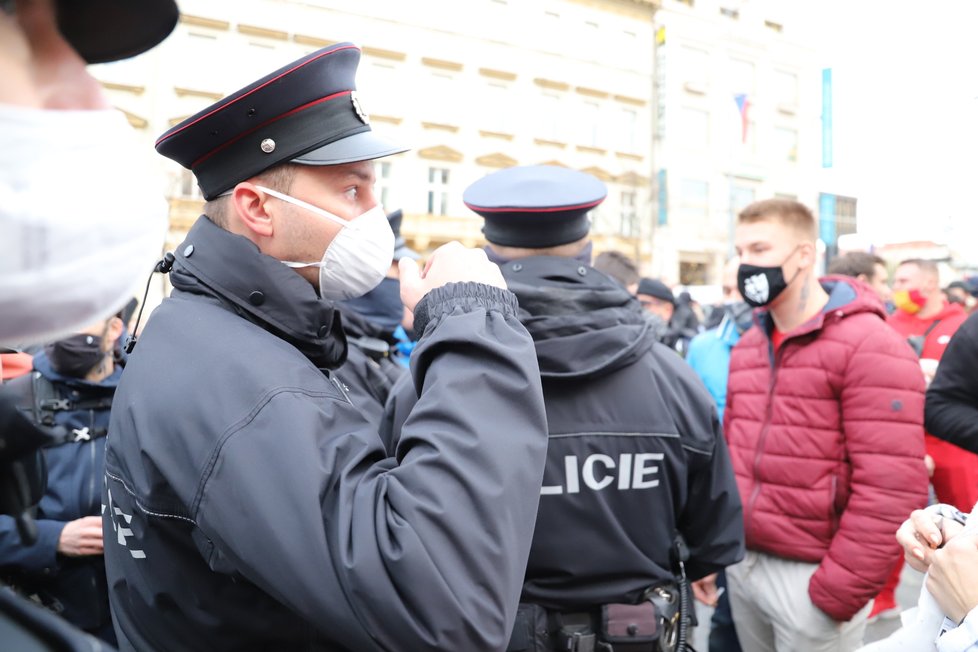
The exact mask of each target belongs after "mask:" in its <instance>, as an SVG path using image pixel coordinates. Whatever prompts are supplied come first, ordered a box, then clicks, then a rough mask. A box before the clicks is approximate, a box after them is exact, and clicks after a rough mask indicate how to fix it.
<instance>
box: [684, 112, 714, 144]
mask: <svg viewBox="0 0 978 652" xmlns="http://www.w3.org/2000/svg"><path fill="white" fill-rule="evenodd" d="M679 142H681V143H683V144H684V145H686V146H687V147H691V148H694V149H706V148H707V147H708V146H709V144H710V114H709V113H707V112H706V111H703V110H701V109H693V108H690V107H686V108H684V109H683V120H682V133H681V134H680V135H679Z"/></svg>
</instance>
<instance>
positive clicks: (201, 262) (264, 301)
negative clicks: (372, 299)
mask: <svg viewBox="0 0 978 652" xmlns="http://www.w3.org/2000/svg"><path fill="white" fill-rule="evenodd" d="M174 256H175V262H174V264H173V271H172V272H171V280H172V282H173V286H174V287H175V288H177V289H179V290H182V291H185V292H191V293H194V294H203V295H208V296H212V297H215V298H217V299H219V300H220V301H221V303H223V304H225V305H226V306H227V307H228V308H229V309H230V310H232V311H233V312H235V313H236V314H238V315H239V316H241V317H242V318H244V319H247V320H248V321H250V322H252V323H254V324H256V325H258V326H260V327H261V328H263V329H264V330H266V331H268V332H269V333H271V334H273V335H275V336H276V337H279V338H281V339H283V340H285V341H286V342H288V343H289V344H291V345H293V346H294V347H296V348H297V349H299V351H301V352H302V353H303V355H305V356H306V357H307V358H309V360H311V361H312V362H313V364H315V365H316V366H317V367H321V368H322V367H325V368H330V369H334V368H336V367H338V366H339V365H341V364H342V363H343V362H344V361H345V360H346V336H345V335H344V334H343V328H342V324H341V322H340V317H339V313H338V312H337V311H336V310H335V308H334V307H333V304H332V303H331V302H329V301H324V300H322V299H320V298H319V295H318V294H317V293H316V290H315V288H313V287H312V286H311V285H310V284H309V283H308V282H307V281H306V280H305V279H303V278H302V277H301V276H299V275H298V274H296V273H295V271H293V270H291V269H289V268H288V267H286V266H285V265H283V264H282V263H281V262H280V261H279V260H277V259H275V258H272V257H271V256H266V255H265V254H263V253H261V252H260V251H259V250H258V247H257V246H255V244H254V243H253V242H251V241H249V240H248V239H247V238H244V237H242V236H239V235H235V234H233V233H230V232H228V231H225V230H224V229H222V228H220V227H218V226H216V225H214V223H213V222H211V221H210V220H209V219H207V217H206V216H201V217H200V218H198V220H197V222H196V223H195V224H194V226H193V227H192V228H191V229H190V232H189V233H188V234H187V238H186V239H185V240H184V241H183V243H182V244H181V245H180V246H179V247H177V250H176V251H175V252H174Z"/></svg>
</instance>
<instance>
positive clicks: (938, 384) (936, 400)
mask: <svg viewBox="0 0 978 652" xmlns="http://www.w3.org/2000/svg"><path fill="white" fill-rule="evenodd" d="M975 369H978V313H975V314H973V315H971V316H970V317H968V319H967V320H966V321H965V322H964V323H963V324H962V325H961V327H960V328H959V329H958V331H957V332H956V333H955V334H954V337H952V338H951V341H950V343H949V344H948V345H947V349H946V350H945V351H944V355H943V356H942V357H941V364H940V365H939V366H938V367H937V374H936V375H935V376H934V380H933V382H931V384H930V388H928V390H927V404H926V407H925V410H924V418H925V425H926V427H927V432H929V433H931V434H932V435H934V436H935V437H940V438H941V439H943V440H945V441H948V442H950V443H952V444H954V445H955V446H960V447H961V448H963V449H965V450H969V451H971V452H973V453H978V374H976V373H975Z"/></svg>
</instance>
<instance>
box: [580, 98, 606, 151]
mask: <svg viewBox="0 0 978 652" xmlns="http://www.w3.org/2000/svg"><path fill="white" fill-rule="evenodd" d="M600 129H601V106H600V105H599V104H598V103H597V102H584V103H583V104H582V105H581V121H580V131H579V132H578V133H579V134H580V135H581V144H582V145H587V146H589V147H600V146H601V144H600V140H601V138H600V137H601V134H600Z"/></svg>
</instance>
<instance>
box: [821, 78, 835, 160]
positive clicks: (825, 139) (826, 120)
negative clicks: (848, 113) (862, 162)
mask: <svg viewBox="0 0 978 652" xmlns="http://www.w3.org/2000/svg"><path fill="white" fill-rule="evenodd" d="M832 149H833V148H832V69H831V68H823V69H822V167H823V168H830V167H832V155H833V151H832Z"/></svg>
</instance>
